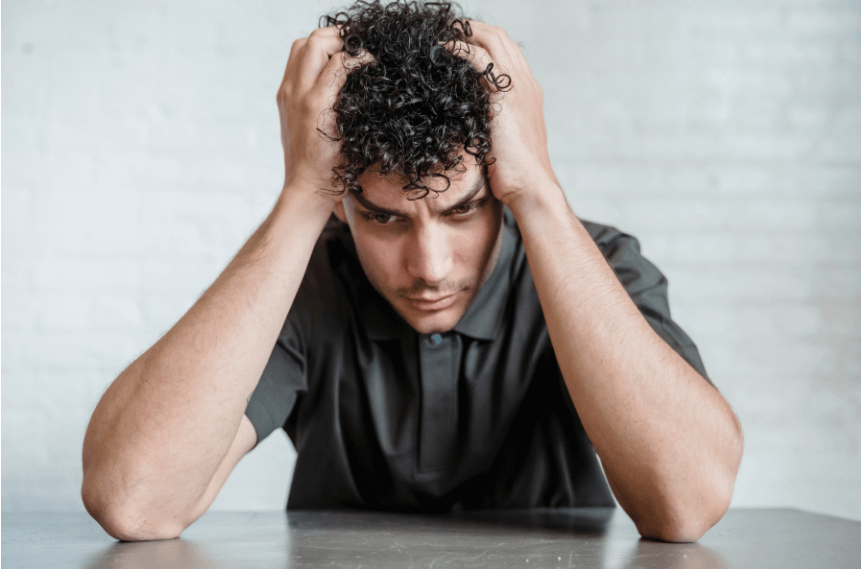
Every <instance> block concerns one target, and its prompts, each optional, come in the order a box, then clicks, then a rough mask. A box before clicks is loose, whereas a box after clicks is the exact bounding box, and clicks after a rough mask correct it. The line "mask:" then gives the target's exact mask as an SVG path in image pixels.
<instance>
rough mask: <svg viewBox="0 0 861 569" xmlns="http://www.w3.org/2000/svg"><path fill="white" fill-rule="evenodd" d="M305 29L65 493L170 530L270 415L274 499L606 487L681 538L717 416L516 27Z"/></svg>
mask: <svg viewBox="0 0 861 569" xmlns="http://www.w3.org/2000/svg"><path fill="white" fill-rule="evenodd" d="M327 23H328V24H329V26H328V27H324V28H321V29H318V30H316V31H314V32H313V33H312V34H311V35H310V37H308V38H304V39H300V40H297V41H296V42H295V43H294V44H293V47H292V49H291V52H290V57H289V61H288V63H287V69H286V72H285V76H284V80H283V83H282V85H281V88H280V90H279V93H278V103H279V111H280V115H281V127H282V142H283V145H284V150H285V167H286V176H285V180H286V181H285V184H284V187H283V190H282V192H281V195H280V196H279V198H278V200H277V203H276V204H275V206H274V208H273V211H272V213H271V214H270V215H269V217H268V218H267V219H266V221H264V223H263V224H262V225H261V226H260V228H259V229H258V230H257V231H256V232H255V233H254V235H253V236H252V237H251V238H250V239H249V241H248V242H247V243H246V244H245V246H244V247H243V248H242V249H241V250H240V252H239V253H238V254H237V256H236V258H235V259H233V261H232V262H231V263H230V264H229V265H228V267H227V268H226V269H225V271H224V272H223V273H222V274H221V275H220V276H219V277H218V279H217V280H216V281H215V283H213V285H212V286H211V287H210V288H209V289H208V290H207V291H206V292H205V293H204V294H203V296H202V297H201V298H200V300H198V302H197V303H196V304H195V305H194V306H193V307H192V308H191V309H190V310H189V311H188V313H187V314H185V315H184V316H183V317H182V319H180V321H179V322H178V323H177V324H176V325H175V326H174V327H173V328H172V329H171V330H170V331H169V332H168V333H167V334H166V335H165V336H164V337H163V338H162V339H161V340H159V341H158V342H157V343H156V344H155V345H154V346H153V347H152V348H150V349H149V350H148V351H147V352H146V353H144V354H143V355H142V356H141V357H140V358H138V359H137V360H136V361H135V362H133V363H132V364H131V365H130V366H129V367H128V369H126V370H125V371H124V372H123V373H122V374H120V376H119V377H118V378H117V379H116V381H115V382H114V383H113V384H112V385H111V387H110V388H109V389H108V390H107V392H106V393H105V395H104V397H103V398H102V400H101V402H100V403H99V405H98V407H97V408H96V410H95V412H94V413H93V417H92V420H91V422H90V426H89V428H88V431H87V435H86V438H85V441H84V485H83V489H82V494H83V497H84V503H85V505H86V506H87V509H88V510H89V511H90V513H91V514H92V515H93V516H94V517H95V518H96V519H97V520H98V521H99V523H101V524H102V526H103V527H104V528H105V529H106V531H108V533H110V534H111V535H113V536H115V537H117V538H121V539H157V538H167V537H175V536H177V535H179V534H180V533H181V532H182V531H183V529H185V528H186V527H187V526H188V525H189V524H191V523H192V522H193V521H194V520H195V519H197V518H198V517H199V516H200V515H201V514H202V513H203V512H204V511H205V510H206V509H207V508H208V507H209V505H210V504H211V503H212V500H213V499H214V498H215V495H216V494H217V492H218V490H219V489H220V488H221V486H222V484H223V483H224V481H225V480H226V478H227V476H228V475H229V473H230V471H231V470H232V468H233V467H234V466H235V464H236V463H237V462H238V461H239V459H240V458H241V457H242V456H243V455H244V454H245V453H247V452H248V451H249V450H251V449H252V448H253V447H254V446H255V444H256V443H257V441H258V440H259V439H260V438H262V437H264V436H266V435H267V434H268V433H269V432H271V431H272V430H273V429H275V428H279V427H284V428H285V429H286V430H287V432H288V433H289V434H290V436H291V438H292V439H293V442H294V444H295V445H296V448H297V452H298V458H297V463H296V469H295V473H294V480H293V486H292V488H291V492H290V499H289V502H288V507H290V508H337V507H366V508H381V509H398V510H413V511H416V510H418V511H441V510H450V509H458V508H478V507H531V506H580V505H612V503H613V502H612V497H611V495H610V493H609V490H608V487H607V484H606V482H609V488H611V489H612V492H613V494H615V496H616V498H617V499H618V501H619V502H620V504H621V505H622V506H623V507H624V508H625V510H626V511H627V512H628V513H629V514H630V515H631V517H632V518H633V520H634V521H635V523H636V524H637V527H638V529H639V531H640V532H641V534H642V535H643V536H646V537H652V538H658V539H664V540H671V541H686V540H695V539H697V538H699V537H700V536H701V535H702V534H703V533H704V532H705V531H706V530H707V529H708V528H709V527H711V526H712V525H713V524H714V523H716V522H717V520H719V519H720V517H721V516H722V515H723V514H724V512H725V511H726V509H727V507H728V505H729V502H730V499H731V496H732V488H733V484H734V480H735V475H736V472H737V469H738V465H739V462H740V458H741V448H742V440H741V432H740V427H739V425H738V422H737V420H736V419H735V416H734V415H733V413H732V411H731V409H730V408H729V406H728V404H727V403H726V401H725V400H724V399H723V398H722V397H721V396H720V394H719V393H718V391H717V390H716V389H715V388H714V387H713V386H712V385H711V384H710V383H709V382H708V381H707V379H705V370H704V369H703V367H702V363H701V361H700V359H699V356H698V354H697V351H696V348H695V347H694V345H693V343H692V342H691V341H690V340H689V339H688V338H687V336H685V334H684V333H683V332H682V331H681V330H680V329H679V328H678V327H677V326H676V325H675V324H674V323H673V322H672V320H670V317H669V309H668V307H667V304H666V281H665V280H664V279H663V277H662V276H661V275H660V273H659V272H658V271H657V270H656V269H655V268H654V267H653V266H652V265H651V264H649V263H648V262H647V261H645V260H644V259H643V258H642V257H641V256H640V255H639V249H638V246H637V244H636V241H635V240H634V239H633V238H631V237H630V236H627V235H624V234H622V233H619V232H618V231H615V230H613V229H611V228H607V227H603V226H599V225H596V224H590V223H584V222H581V221H580V220H579V219H578V218H577V217H576V215H575V214H574V212H573V211H572V210H571V208H570V206H569V205H568V204H567V202H566V199H565V196H564V194H563V192H562V189H561V188H560V187H559V184H558V181H557V180H556V177H555V176H554V174H553V170H552V167H551V164H550V160H549V155H548V150H547V143H546V132H545V123H544V117H543V112H542V93H541V89H540V88H539V86H538V84H537V82H536V81H535V79H534V77H533V76H532V74H531V72H530V70H529V67H528V65H527V64H526V61H525V59H524V58H523V55H522V54H521V52H520V50H519V48H518V46H517V44H515V43H513V42H512V41H511V40H510V39H509V38H508V37H507V35H506V34H505V32H504V31H503V30H501V29H499V28H495V27H493V26H489V25H485V24H482V23H480V22H475V21H466V20H459V19H457V18H456V17H455V15H454V14H453V13H452V12H451V10H450V7H449V6H447V5H437V4H430V5H426V6H424V5H417V4H400V3H397V4H392V5H389V6H387V7H386V6H382V5H380V4H379V3H373V4H367V3H363V2H360V3H359V4H357V5H356V6H355V7H354V8H353V9H351V10H349V11H348V12H347V13H341V14H338V15H337V16H334V17H329V18H328V20H327ZM333 213H334V216H335V218H336V220H332V219H330V218H332V214H333ZM623 283H624V284H623ZM273 346H274V347H273ZM593 446H594V450H593V448H592V447H593ZM595 452H597V455H598V456H600V458H601V464H602V465H603V470H604V473H606V482H605V479H604V477H603V475H602V473H601V469H600V467H599V465H598V462H597V458H596V455H595Z"/></svg>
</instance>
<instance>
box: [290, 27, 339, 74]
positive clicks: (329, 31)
mask: <svg viewBox="0 0 861 569" xmlns="http://www.w3.org/2000/svg"><path fill="white" fill-rule="evenodd" d="M339 35H340V32H339V31H338V28H336V27H335V26H329V27H326V28H319V29H317V30H314V31H313V32H311V36H320V37H335V36H339ZM309 39H310V36H309V37H307V38H299V39H297V40H296V41H294V42H293V45H292V46H291V48H290V56H289V57H288V58H287V67H286V70H285V75H286V74H287V71H289V70H291V69H292V68H293V67H295V66H296V61H297V60H298V59H299V58H300V57H301V56H300V54H301V53H302V48H303V47H304V46H305V44H306V43H307V42H308V40H309Z"/></svg>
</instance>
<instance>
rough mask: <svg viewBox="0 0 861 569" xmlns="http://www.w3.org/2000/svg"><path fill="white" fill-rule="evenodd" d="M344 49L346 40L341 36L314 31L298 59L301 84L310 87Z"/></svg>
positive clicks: (298, 74)
mask: <svg viewBox="0 0 861 569" xmlns="http://www.w3.org/2000/svg"><path fill="white" fill-rule="evenodd" d="M315 31H316V30H315ZM343 49H344V41H343V40H342V39H341V37H340V36H338V35H331V34H322V33H321V34H314V33H312V34H311V35H310V36H309V37H308V41H306V42H305V44H304V45H303V46H302V50H301V52H300V55H299V58H298V59H297V61H296V67H297V70H296V79H297V80H298V82H299V83H300V85H302V86H303V87H304V88H305V89H310V88H311V87H312V86H313V85H314V83H316V82H317V78H318V77H320V75H321V73H322V72H323V69H324V68H325V67H326V66H327V65H328V64H329V62H330V60H331V59H333V58H334V56H335V55H337V54H338V53H342V52H343ZM303 90H304V89H303Z"/></svg>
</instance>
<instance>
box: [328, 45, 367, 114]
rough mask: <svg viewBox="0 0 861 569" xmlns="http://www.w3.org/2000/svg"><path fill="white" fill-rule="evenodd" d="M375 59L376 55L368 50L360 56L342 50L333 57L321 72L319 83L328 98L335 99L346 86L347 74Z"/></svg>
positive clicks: (363, 51)
mask: <svg viewBox="0 0 861 569" xmlns="http://www.w3.org/2000/svg"><path fill="white" fill-rule="evenodd" d="M373 60H374V56H373V55H371V54H370V52H368V50H362V52H361V53H360V54H359V55H358V56H351V55H350V54H348V53H347V52H346V51H342V52H340V53H338V54H336V55H334V56H333V57H331V58H330V59H329V61H328V63H326V66H325V67H324V68H323V71H322V72H321V73H320V77H319V79H318V81H317V85H318V86H319V87H320V88H321V89H324V92H325V96H326V98H327V99H328V100H330V101H334V99H335V97H337V95H338V93H339V92H340V91H341V89H342V88H343V87H344V83H345V82H346V81H347V75H348V74H349V73H350V72H351V71H353V70H355V69H357V68H359V67H361V66H362V65H364V64H366V63H369V62H371V61H373Z"/></svg>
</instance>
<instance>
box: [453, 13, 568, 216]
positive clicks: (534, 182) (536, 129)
mask: <svg viewBox="0 0 861 569" xmlns="http://www.w3.org/2000/svg"><path fill="white" fill-rule="evenodd" d="M469 25H470V27H471V28H472V35H471V36H470V37H469V38H467V41H468V45H458V46H456V49H457V50H458V51H457V53H458V55H460V56H461V57H466V58H467V59H469V60H470V61H471V62H472V63H473V65H475V67H476V68H477V69H478V70H479V71H481V72H483V71H484V70H485V69H487V66H488V64H490V63H493V71H492V73H493V74H494V76H499V75H501V74H506V75H508V76H509V77H510V84H509V85H510V88H509V89H506V90H504V91H500V90H497V89H495V88H493V87H492V88H491V93H492V94H491V100H492V103H493V111H492V112H493V121H492V123H491V139H492V141H493V148H492V150H491V152H490V154H491V156H492V157H493V158H494V159H495V162H494V163H493V164H492V165H491V166H490V167H489V169H488V174H489V177H490V187H491V189H492V191H493V194H494V196H495V197H496V198H497V199H498V200H500V201H502V202H503V203H505V204H506V205H508V206H511V205H512V202H514V201H516V200H517V199H518V198H519V197H522V196H523V195H524V194H528V193H529V192H530V191H531V190H532V189H533V188H546V187H548V184H552V185H554V186H556V187H558V186H559V181H558V180H557V179H556V176H555V175H554V174H553V168H552V167H551V165H550V154H549V153H548V150H547V128H546V126H545V123H544V109H543V103H544V94H543V92H542V91H541V87H540V86H539V85H538V81H536V80H535V77H534V76H533V75H532V71H531V70H530V69H529V65H528V64H527V63H526V58H524V57H523V53H522V52H521V51H520V46H518V45H517V44H516V43H515V42H514V41H512V40H511V38H509V37H508V34H507V33H506V32H505V30H503V29H502V28H497V27H495V26H490V25H488V24H484V23H482V22H476V21H472V20H470V22H469ZM506 83H508V81H506V80H504V79H503V81H502V86H503V87H504V86H505V84H506Z"/></svg>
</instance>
